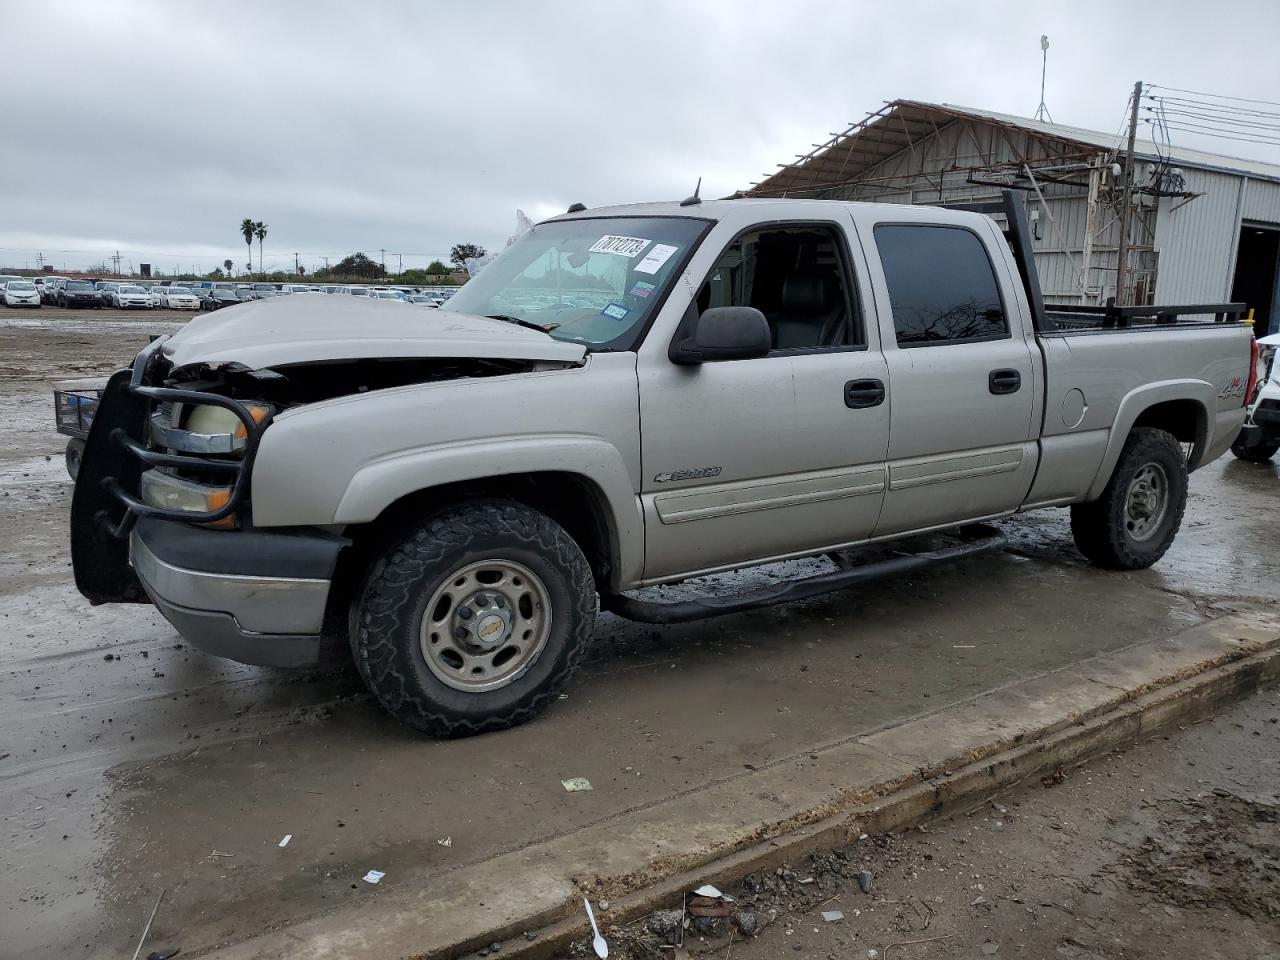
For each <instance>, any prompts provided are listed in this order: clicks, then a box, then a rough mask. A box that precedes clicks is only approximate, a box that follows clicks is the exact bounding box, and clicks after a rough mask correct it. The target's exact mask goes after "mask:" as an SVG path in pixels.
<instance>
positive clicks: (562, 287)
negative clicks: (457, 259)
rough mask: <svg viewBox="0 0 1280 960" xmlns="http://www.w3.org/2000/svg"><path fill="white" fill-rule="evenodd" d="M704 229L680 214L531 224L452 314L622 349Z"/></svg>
mask: <svg viewBox="0 0 1280 960" xmlns="http://www.w3.org/2000/svg"><path fill="white" fill-rule="evenodd" d="M704 227H705V223H704V222H703V221H701V220H694V219H687V218H681V217H610V218H602V219H584V220H564V221H560V222H555V223H543V224H540V225H539V226H536V227H534V228H533V229H532V230H530V231H529V232H528V233H526V234H525V235H524V236H523V237H521V238H520V239H519V240H517V241H516V242H515V243H513V244H512V245H511V246H510V247H509V248H508V249H507V250H506V251H505V252H504V253H503V254H502V256H500V257H499V258H498V259H497V260H495V261H494V262H493V263H491V264H489V265H488V266H487V267H486V268H485V269H484V270H483V271H482V272H481V273H480V274H479V275H477V276H476V277H475V278H474V279H472V280H471V282H470V283H468V284H467V285H466V286H465V287H463V288H462V289H461V290H459V291H458V293H457V294H456V295H455V296H454V297H453V300H452V301H451V302H450V304H449V309H450V310H457V311H459V312H461V313H472V314H477V315H479V316H489V317H498V318H501V319H507V320H513V321H516V322H523V323H526V324H535V325H537V326H539V327H541V328H543V329H544V330H546V331H547V332H548V333H549V334H551V336H553V337H556V338H557V339H560V340H572V341H574V342H578V343H585V344H588V345H590V346H593V347H596V348H597V349H599V348H610V349H623V350H625V349H628V348H629V347H630V346H631V345H632V342H633V341H634V340H635V338H636V337H637V336H638V335H639V333H640V331H642V330H643V329H644V327H645V324H646V322H647V320H648V318H649V316H650V314H651V313H652V312H653V310H654V309H655V308H656V306H657V304H658V302H659V301H660V300H661V299H662V295H663V294H664V293H665V292H666V289H667V286H668V283H669V282H670V279H671V277H673V276H674V274H675V271H676V270H677V268H678V266H679V264H680V263H682V262H683V261H684V258H685V256H686V255H687V254H688V253H689V250H690V248H691V247H692V246H693V245H694V244H695V243H696V242H697V240H698V237H699V235H700V234H701V233H702V230H703V229H704Z"/></svg>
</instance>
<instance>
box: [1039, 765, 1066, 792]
mask: <svg viewBox="0 0 1280 960" xmlns="http://www.w3.org/2000/svg"><path fill="white" fill-rule="evenodd" d="M1066 779H1067V773H1066V771H1065V770H1063V769H1062V767H1061V766H1057V767H1054V768H1053V773H1051V774H1049V775H1048V776H1046V777H1041V778H1040V782H1041V783H1042V784H1044V785H1045V786H1046V787H1056V786H1057V785H1058V784H1060V783H1064V782H1065V781H1066Z"/></svg>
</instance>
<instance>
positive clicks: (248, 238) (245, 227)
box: [240, 217, 257, 273]
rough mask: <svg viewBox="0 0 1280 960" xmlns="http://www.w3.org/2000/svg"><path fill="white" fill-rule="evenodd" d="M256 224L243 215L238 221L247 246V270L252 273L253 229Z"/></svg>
mask: <svg viewBox="0 0 1280 960" xmlns="http://www.w3.org/2000/svg"><path fill="white" fill-rule="evenodd" d="M255 227H257V224H256V223H254V222H253V221H252V220H250V219H249V218H248V217H245V218H244V219H243V220H241V221H240V235H241V236H243V237H244V242H245V244H246V245H247V246H248V247H249V272H250V273H253V231H254V228H255Z"/></svg>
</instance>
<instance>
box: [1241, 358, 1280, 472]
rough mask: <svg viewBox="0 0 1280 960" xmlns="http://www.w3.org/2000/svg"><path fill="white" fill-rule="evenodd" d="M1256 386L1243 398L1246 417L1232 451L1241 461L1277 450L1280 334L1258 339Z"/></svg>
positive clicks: (1263, 457) (1279, 443)
mask: <svg viewBox="0 0 1280 960" xmlns="http://www.w3.org/2000/svg"><path fill="white" fill-rule="evenodd" d="M1258 352H1259V356H1258V371H1257V378H1258V380H1257V382H1258V386H1257V388H1256V389H1255V390H1254V393H1253V396H1252V397H1245V410H1246V416H1245V420H1244V426H1243V427H1241V428H1240V435H1239V436H1238V437H1236V439H1235V442H1234V443H1233V444H1231V452H1232V453H1234V454H1235V455H1236V456H1237V457H1239V458H1240V459H1241V460H1251V461H1253V462H1254V463H1265V462H1266V461H1268V460H1270V459H1271V458H1272V457H1274V456H1275V455H1276V451H1277V450H1280V333H1273V334H1271V336H1269V337H1263V338H1262V339H1260V340H1259V341H1258Z"/></svg>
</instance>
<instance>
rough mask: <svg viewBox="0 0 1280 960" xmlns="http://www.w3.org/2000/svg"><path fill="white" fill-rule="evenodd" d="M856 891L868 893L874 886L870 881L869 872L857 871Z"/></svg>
mask: <svg viewBox="0 0 1280 960" xmlns="http://www.w3.org/2000/svg"><path fill="white" fill-rule="evenodd" d="M857 878H858V889H859V890H861V891H862V892H863V893H870V892H871V890H872V888H873V887H874V886H875V884H874V883H873V881H872V877H871V872H870V871H869V870H859V871H858V873H857Z"/></svg>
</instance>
